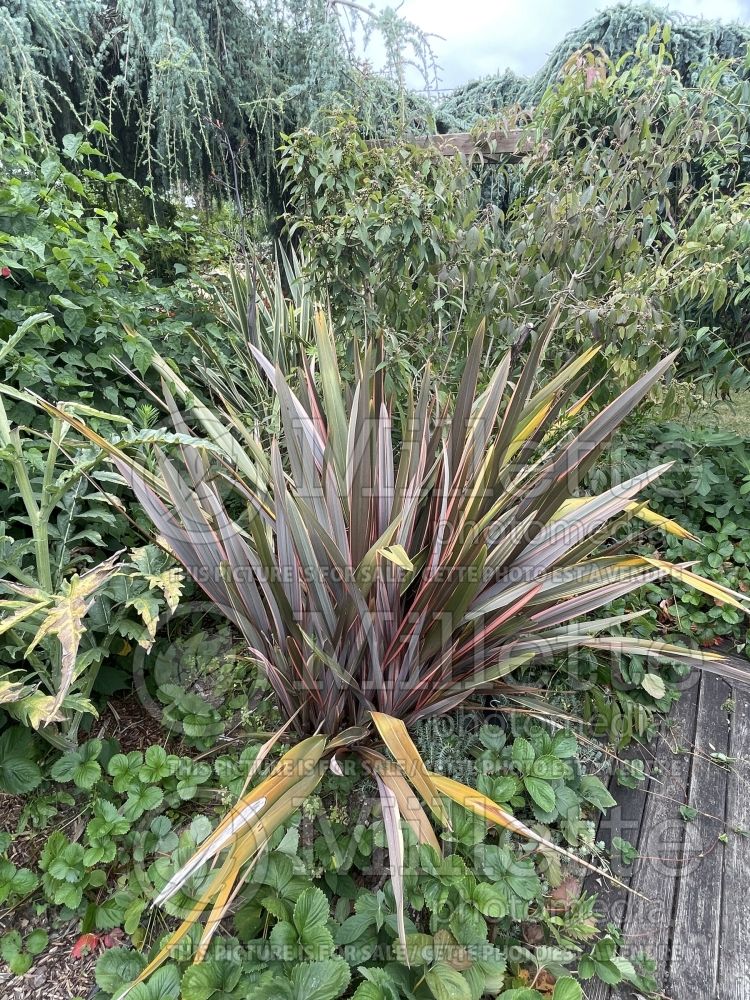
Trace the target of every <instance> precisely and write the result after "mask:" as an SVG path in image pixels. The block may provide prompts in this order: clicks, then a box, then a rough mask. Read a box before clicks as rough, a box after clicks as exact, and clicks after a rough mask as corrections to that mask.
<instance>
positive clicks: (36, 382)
mask: <svg viewBox="0 0 750 1000" xmlns="http://www.w3.org/2000/svg"><path fill="white" fill-rule="evenodd" d="M1 107H2V105H0V108H1ZM92 129H93V133H89V134H92V135H93V137H94V138H96V135H95V133H96V132H102V131H104V132H105V133H106V129H105V128H104V126H101V125H100V123H95V124H94V125H93V126H92ZM99 156H100V154H99V151H98V150H97V148H96V146H95V145H94V144H92V142H90V141H89V140H88V138H87V137H86V136H85V135H84V134H78V135H69V136H66V137H65V140H64V142H63V147H62V149H61V150H60V151H59V152H55V151H54V150H53V149H51V148H50V147H48V146H46V145H44V144H43V143H42V142H41V140H40V139H39V138H38V137H36V136H35V135H34V134H33V133H30V132H22V133H21V134H20V135H19V128H18V125H17V123H16V122H14V121H12V120H11V119H9V118H8V117H6V116H5V115H3V114H0V172H2V175H3V182H2V184H1V185H0V221H1V223H2V224H1V225H0V269H1V273H2V277H0V340H2V341H7V340H8V339H9V338H10V337H11V336H12V335H13V334H14V333H15V332H16V329H17V328H18V327H20V326H21V325H22V324H23V323H24V322H25V321H26V320H27V319H29V318H30V317H31V316H34V315H35V314H37V313H44V314H45V316H44V319H43V321H42V322H41V323H40V324H39V325H37V326H35V327H34V328H33V329H31V330H30V331H29V333H28V334H27V336H26V337H24V338H23V339H22V340H21V341H20V342H18V343H16V344H15V345H14V347H13V349H12V351H11V352H10V354H9V355H8V356H7V357H6V358H5V359H4V361H5V365H4V376H3V381H4V382H9V383H11V384H12V385H13V386H14V387H15V388H25V387H26V386H32V387H34V388H36V389H42V391H43V392H44V393H45V395H47V396H48V397H50V398H52V399H55V400H57V399H65V400H67V399H71V398H72V397H75V399H76V400H77V402H79V403H83V404H88V405H91V406H95V407H96V406H101V405H102V404H104V405H105V406H107V407H114V408H115V409H116V410H118V411H119V412H120V413H122V412H127V413H130V414H131V415H132V416H133V419H134V420H135V421H136V422H137V420H138V417H137V414H136V409H137V407H138V405H139V404H140V403H141V402H143V400H142V399H140V398H138V394H137V392H135V391H134V384H133V383H132V381H130V380H129V379H128V378H127V377H126V376H123V375H120V374H119V373H118V369H117V367H116V365H115V360H120V361H126V362H127V363H128V365H132V366H133V367H134V368H135V370H136V371H138V372H139V373H140V375H141V376H143V375H145V374H146V372H147V370H148V366H149V359H150V348H149V341H148V337H149V335H150V336H151V337H153V338H154V339H156V340H157V341H158V342H159V343H160V344H161V345H162V346H164V345H165V344H168V345H169V349H170V353H171V354H172V356H173V357H174V358H175V359H179V358H181V357H182V358H183V359H187V357H189V353H184V351H185V346H186V329H187V326H188V324H189V323H190V322H191V321H193V320H198V319H200V321H201V322H202V323H208V324H209V326H210V322H211V316H210V313H209V312H208V310H207V309H206V306H205V304H201V303H199V302H198V301H197V299H196V296H195V294H194V290H193V288H192V287H191V285H190V283H189V281H188V280H187V278H186V277H185V276H180V275H179V274H177V273H173V274H172V275H171V284H169V285H164V286H162V287H159V286H158V285H156V284H153V283H151V282H150V281H149V276H148V274H147V273H146V267H145V265H144V263H143V260H142V259H141V257H142V255H146V254H147V252H148V249H149V246H152V245H153V244H154V243H156V242H158V240H159V239H160V238H161V237H160V234H159V232H158V230H157V229H156V228H154V229H153V230H152V231H151V232H149V233H147V234H146V233H144V234H140V233H139V232H137V231H135V230H127V231H125V230H123V228H122V225H121V223H120V221H119V219H118V217H117V214H116V212H115V211H113V210H109V209H105V208H103V207H101V204H102V200H103V199H102V191H101V188H102V186H104V187H107V186H109V187H110V188H114V187H116V186H117V185H121V184H127V183H128V182H127V181H125V180H124V178H122V177H121V175H118V174H116V173H111V172H108V173H102V172H101V171H100V170H98V169H97V166H98V159H99ZM168 236H169V234H166V233H165V234H164V239H167V238H168ZM184 238H185V237H184V236H183V239H184ZM180 269H181V270H182V271H183V272H184V271H185V268H184V266H182V265H181V268H180ZM191 278H192V280H193V281H195V276H194V275H192V276H191ZM126 327H130V328H132V329H134V330H137V331H138V333H139V334H140V336H135V335H132V334H130V333H128V332H127V329H126ZM22 413H23V418H24V419H25V420H26V421H28V420H30V419H31V418H32V417H33V416H34V412H33V410H30V409H29V408H28V407H26V408H25V409H24V410H23V411H22Z"/></svg>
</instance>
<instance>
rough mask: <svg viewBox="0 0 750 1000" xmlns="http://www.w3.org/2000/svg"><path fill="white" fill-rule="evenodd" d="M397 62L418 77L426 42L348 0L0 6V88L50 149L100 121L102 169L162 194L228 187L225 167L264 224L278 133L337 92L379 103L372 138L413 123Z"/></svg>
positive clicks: (421, 110) (418, 112) (417, 122)
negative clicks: (377, 56) (379, 60)
mask: <svg viewBox="0 0 750 1000" xmlns="http://www.w3.org/2000/svg"><path fill="white" fill-rule="evenodd" d="M342 12H343V13H342ZM353 29H359V31H360V35H361V36H362V35H363V36H364V37H365V39H369V38H370V37H371V36H372V35H373V34H375V33H378V34H379V35H380V37H381V39H382V40H383V43H384V48H385V52H386V66H385V68H384V73H383V74H373V73H371V72H367V71H366V68H363V67H362V66H361V65H360V63H359V62H358V59H357V55H356V52H355V50H354V49H353V48H352V45H351V43H350V37H351V32H352V30H353ZM357 51H359V50H357ZM404 62H411V63H416V64H418V65H419V66H420V67H421V69H422V71H423V73H424V74H425V75H429V74H430V72H431V71H432V70H431V54H430V51H429V45H428V42H427V38H426V36H425V35H424V34H422V33H421V32H420V31H419V30H418V29H416V28H415V27H413V26H412V25H410V24H408V22H406V21H404V20H403V19H402V18H399V17H398V16H397V15H395V14H394V12H393V11H388V10H386V11H385V12H383V13H381V14H377V15H376V14H373V15H370V14H368V13H367V12H366V9H365V8H364V7H363V8H361V9H360V8H359V7H358V6H357V5H356V4H354V5H350V4H349V3H348V0H334V2H329V0H70V2H66V3H59V2H57V0H6V3H5V4H3V5H2V6H0V90H2V91H3V93H4V99H5V102H6V103H7V104H8V105H9V111H10V112H11V113H12V114H14V115H15V116H16V117H17V118H18V119H19V121H21V122H22V123H23V125H24V126H25V127H27V128H31V129H32V130H33V131H35V132H37V133H40V134H42V135H44V136H46V137H47V138H48V139H50V140H54V141H57V142H59V141H60V140H61V138H62V137H63V136H64V135H65V134H67V133H70V132H76V131H78V130H80V128H81V127H82V125H83V124H85V123H86V122H87V121H90V120H92V119H98V120H101V121H103V122H104V124H105V125H107V127H108V128H109V130H110V132H111V134H112V139H111V140H110V144H109V147H108V149H107V152H108V155H109V158H110V160H111V162H112V165H113V166H114V167H116V168H117V169H119V170H120V171H122V172H123V173H125V174H127V175H128V176H131V177H134V178H135V179H136V180H137V181H138V182H139V183H141V184H149V185H151V186H152V187H153V188H155V189H156V190H160V191H165V190H168V189H169V187H170V186H172V185H174V184H175V183H176V182H178V181H188V182H189V183H190V184H191V186H192V187H193V188H200V187H201V186H203V187H208V186H209V182H210V181H211V180H212V179H214V178H215V177H217V176H218V177H219V179H224V180H230V181H232V183H233V182H234V180H235V176H234V174H235V169H234V168H236V173H237V174H238V176H239V177H240V178H241V180H242V183H243V185H244V187H245V189H246V193H250V194H252V195H254V200H255V202H256V204H260V205H262V206H263V207H264V209H265V210H266V211H267V213H268V215H269V216H270V217H273V216H274V215H276V214H278V211H279V210H280V188H279V184H278V180H277V172H276V166H275V164H276V155H275V153H276V149H277V147H278V144H279V141H280V137H281V135H282V134H283V133H285V132H291V131H293V130H294V129H296V128H299V127H301V126H303V125H307V124H310V123H312V122H313V121H314V119H315V115H316V113H317V111H318V109H320V108H321V107H325V106H327V105H328V104H330V103H331V102H332V101H333V100H334V99H336V100H338V99H340V95H342V94H344V95H348V100H349V101H350V102H353V103H355V104H357V105H358V106H360V107H362V108H363V109H365V110H366V109H367V108H369V109H370V110H374V109H377V114H376V115H373V116H372V118H371V119H370V122H369V127H370V128H372V129H373V130H375V131H378V132H381V133H382V132H383V131H387V130H388V128H389V127H396V126H397V125H398V123H399V121H400V122H402V123H403V122H407V121H408V122H409V124H410V125H411V126H412V127H416V128H419V127H420V126H424V123H425V122H426V119H427V117H428V116H429V115H430V108H429V105H428V104H427V102H426V101H423V102H421V103H420V102H418V101H415V100H410V101H408V102H405V100H404V98H403V96H402V95H401V94H400V92H399V82H400V81H399V77H400V72H401V71H400V66H401V65H402V64H403V63H404ZM373 89H375V91H376V92H377V95H378V96H377V100H371V99H370V96H369V92H370V91H371V90H373ZM367 127H368V123H367V122H364V123H363V128H365V129H366V128H367ZM227 160H229V161H231V164H232V168H233V169H231V170H228V171H226V173H225V170H226V167H227ZM222 175H223V176H222ZM248 189H249V191H248Z"/></svg>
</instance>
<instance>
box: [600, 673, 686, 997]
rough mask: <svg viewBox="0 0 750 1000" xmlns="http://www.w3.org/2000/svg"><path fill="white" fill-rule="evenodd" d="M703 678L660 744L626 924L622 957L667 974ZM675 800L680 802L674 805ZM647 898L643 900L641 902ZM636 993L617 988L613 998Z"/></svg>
mask: <svg viewBox="0 0 750 1000" xmlns="http://www.w3.org/2000/svg"><path fill="white" fill-rule="evenodd" d="M699 686H700V676H699V675H698V674H695V675H693V676H692V678H691V683H690V686H689V687H688V688H687V689H686V690H685V691H684V692H683V694H682V697H681V698H680V700H679V701H678V702H677V704H676V705H675V707H674V709H673V711H672V713H671V716H670V720H669V723H668V724H667V726H666V727H665V729H664V730H663V732H662V736H661V739H660V740H659V748H658V752H657V757H656V762H655V765H654V769H653V771H652V777H651V779H650V781H649V784H648V792H647V799H646V807H645V810H644V813H643V820H642V825H641V830H640V835H639V837H638V844H637V846H638V852H639V858H638V859H637V860H636V861H635V862H634V863H633V875H632V878H631V883H630V884H631V886H632V888H633V889H634V890H635V891H636V892H638V893H641V896H636V895H633V894H631V895H629V896H628V898H627V900H626V904H625V906H626V913H625V919H624V922H623V949H622V951H623V954H624V955H626V956H627V957H633V956H635V955H637V954H639V953H646V954H647V955H649V956H650V957H651V958H653V959H655V961H656V962H657V965H658V968H659V971H660V972H661V974H662V975H663V974H664V972H665V971H666V969H667V968H668V963H669V955H670V951H671V945H672V933H671V932H672V909H673V903H674V897H675V890H676V884H677V880H678V879H679V877H680V870H681V867H682V854H683V842H684V837H685V822H684V820H683V819H682V817H681V816H680V815H679V812H678V805H677V803H680V802H685V801H686V795H687V791H688V787H689V779H690V768H691V762H692V757H691V756H690V754H689V753H686V752H685V751H686V750H689V749H690V748H691V747H692V744H693V740H694V737H695V727H696V709H697V704H698V690H699ZM675 800H676V801H675ZM642 897H645V898H642ZM628 992H631V993H632V989H630V988H627V987H623V988H622V989H621V990H619V991H618V990H613V992H612V996H613V997H620V996H623V997H624V996H627V995H628Z"/></svg>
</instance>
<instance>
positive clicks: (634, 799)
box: [582, 674, 750, 1000]
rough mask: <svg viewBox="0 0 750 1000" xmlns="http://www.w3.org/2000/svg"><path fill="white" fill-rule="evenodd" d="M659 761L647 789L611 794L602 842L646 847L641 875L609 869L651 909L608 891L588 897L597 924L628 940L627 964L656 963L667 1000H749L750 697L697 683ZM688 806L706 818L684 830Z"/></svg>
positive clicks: (591, 884) (668, 731)
mask: <svg viewBox="0 0 750 1000" xmlns="http://www.w3.org/2000/svg"><path fill="white" fill-rule="evenodd" d="M749 676H750V675H749ZM728 699H732V700H733V702H734V710H733V711H732V710H731V708H732V706H731V704H729V705H728ZM652 749H655V755H654V761H653V766H652V767H651V768H649V767H647V768H646V770H647V773H649V775H650V777H649V780H648V782H647V785H646V787H642V788H637V789H627V788H622V787H619V786H618V785H617V784H616V782H615V781H614V779H613V780H612V781H611V782H610V791H611V793H612V794H613V795H614V797H615V798H616V799H617V806H615V807H613V809H612V810H611V811H610V812H609V813H608V814H607V815H606V816H605V817H603V819H602V821H601V823H600V826H599V832H598V839H600V840H604V841H605V844H606V845H607V847H608V848H609V847H610V845H611V842H612V839H613V838H614V837H618V836H619V837H622V838H623V839H625V840H628V841H630V842H631V843H633V844H636V845H637V847H638V851H639V855H640V856H639V858H638V859H637V860H636V861H635V862H634V864H633V865H632V866H623V865H621V864H618V863H617V861H616V860H614V859H613V864H612V868H613V871H614V872H615V874H617V876H618V878H620V879H621V880H622V881H623V882H625V883H626V884H630V885H632V887H633V888H634V889H635V890H636V891H638V892H640V893H643V895H645V896H647V897H649V899H648V900H644V899H641V898H639V897H638V896H635V895H633V894H630V895H628V894H627V893H625V892H624V890H621V889H618V888H617V887H612V886H611V885H602V884H601V883H599V884H597V883H598V882H599V880H593V879H589V880H588V882H587V886H586V887H587V889H588V890H589V891H596V892H597V893H598V894H599V897H600V899H599V905H598V912H599V915H600V919H601V920H603V922H604V923H606V922H611V923H613V924H615V925H616V926H619V927H620V928H621V929H622V933H623V937H624V941H623V948H622V953H623V954H624V955H626V956H627V957H631V958H632V957H633V956H635V955H637V954H638V953H645V954H647V955H649V956H650V957H651V958H653V959H655V960H656V962H657V964H658V975H659V981H660V983H661V989H662V990H663V992H662V993H660V996H663V997H664V998H665V1000H666V998H669V1000H698V998H700V1000H750V779H749V778H748V766H750V686H748V687H743V686H742V685H732V686H731V687H730V685H729V684H728V683H727V682H725V681H723V680H722V679H721V678H719V677H717V676H714V675H711V674H703V675H702V676H700V677H699V676H698V675H695V679H694V680H693V682H692V684H691V686H690V688H689V689H688V690H686V691H685V693H684V694H683V696H682V698H681V699H680V701H679V702H678V703H677V705H676V706H675V707H674V709H673V711H672V713H671V716H670V719H669V720H668V722H667V723H666V724H665V726H664V727H663V728H662V732H661V734H660V736H659V737H658V740H657V742H656V743H655V744H654V746H653V747H652ZM712 754H726V755H728V757H729V761H730V767H729V768H726V767H723V766H722V765H721V763H720V762H719V761H717V760H712V759H711V755H712ZM682 803H687V804H689V805H690V806H692V807H693V808H694V809H696V810H697V811H698V816H696V818H695V819H693V820H689V821H686V820H685V819H684V818H683V816H682V815H681V813H680V804H682ZM706 814H707V815H706ZM735 831H740V832H735ZM741 831H747V832H746V833H745V834H743V833H742V832H741ZM723 834H726V844H725V843H724V842H723V841H721V840H719V836H720V835H723ZM615 853H616V852H615ZM582 985H583V986H584V993H585V996H586V997H587V1000H626V998H627V1000H631V998H632V997H633V996H635V995H636V992H635V991H634V988H633V987H632V986H630V985H628V984H621V985H620V986H618V987H609V986H606V985H605V984H603V983H599V982H593V981H590V982H587V983H584V984H582Z"/></svg>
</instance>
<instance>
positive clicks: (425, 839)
mask: <svg viewBox="0 0 750 1000" xmlns="http://www.w3.org/2000/svg"><path fill="white" fill-rule="evenodd" d="M359 752H360V754H361V756H362V757H363V758H364V760H365V761H366V763H367V765H368V767H369V768H370V769H371V770H372V771H375V772H377V774H378V775H379V777H380V778H381V780H382V781H383V784H385V785H387V786H388V788H390V790H391V791H392V792H393V794H394V795H395V796H396V801H397V803H398V808H399V810H400V811H401V815H402V817H403V818H404V820H405V821H406V823H408V825H409V828H410V829H411V831H412V833H413V834H414V836H415V837H416V838H417V842H418V843H420V844H427V845H428V846H429V847H431V848H432V849H433V850H434V851H435V852H436V853H437V854H438V855H440V854H442V851H441V848H440V841H439V840H438V838H437V835H436V834H435V831H434V829H433V827H432V824H431V823H430V820H429V818H428V816H427V813H426V812H425V811H424V809H423V808H422V805H421V803H420V801H419V799H418V798H417V795H416V792H415V791H414V790H413V788H412V787H411V785H410V784H409V782H408V781H407V780H406V778H405V777H404V775H403V774H402V772H401V769H400V767H399V765H398V764H394V763H393V761H390V760H388V759H387V758H386V757H384V756H383V755H382V754H379V753H376V752H375V751H374V750H369V749H365V748H363V749H361V750H360V751H359Z"/></svg>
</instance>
